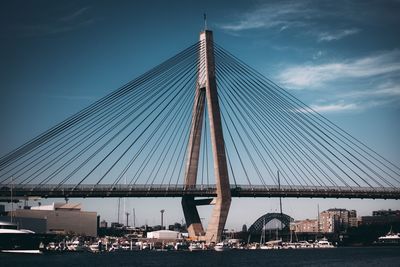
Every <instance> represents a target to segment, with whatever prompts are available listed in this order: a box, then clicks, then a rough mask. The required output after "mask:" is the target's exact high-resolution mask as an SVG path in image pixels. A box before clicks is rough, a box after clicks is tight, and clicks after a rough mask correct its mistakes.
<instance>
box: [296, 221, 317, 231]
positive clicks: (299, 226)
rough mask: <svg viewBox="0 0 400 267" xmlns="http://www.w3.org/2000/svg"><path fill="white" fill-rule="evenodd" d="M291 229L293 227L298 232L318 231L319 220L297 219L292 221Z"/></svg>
mask: <svg viewBox="0 0 400 267" xmlns="http://www.w3.org/2000/svg"><path fill="white" fill-rule="evenodd" d="M291 229H293V230H294V231H295V232H297V233H317V232H318V220H316V219H306V220H297V221H294V222H293V223H291Z"/></svg>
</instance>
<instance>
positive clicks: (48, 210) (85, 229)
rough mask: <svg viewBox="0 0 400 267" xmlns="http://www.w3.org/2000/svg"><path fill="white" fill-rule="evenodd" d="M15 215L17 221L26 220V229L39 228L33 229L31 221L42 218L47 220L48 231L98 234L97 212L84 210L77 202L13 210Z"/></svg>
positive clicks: (46, 230) (87, 234)
mask: <svg viewBox="0 0 400 267" xmlns="http://www.w3.org/2000/svg"><path fill="white" fill-rule="evenodd" d="M13 216H14V218H15V219H16V221H18V220H20V221H24V225H23V227H24V228H25V229H31V228H32V230H37V229H33V228H34V226H33V225H32V224H31V223H30V221H32V222H33V221H35V220H32V219H41V220H45V221H46V228H45V232H47V233H61V234H67V233H74V234H78V235H86V236H97V213H96V212H88V211H82V205H81V204H77V203H53V204H51V205H40V206H37V207H31V208H29V209H17V210H15V211H14V212H13ZM22 218H24V219H22ZM36 221H37V220H36Z"/></svg>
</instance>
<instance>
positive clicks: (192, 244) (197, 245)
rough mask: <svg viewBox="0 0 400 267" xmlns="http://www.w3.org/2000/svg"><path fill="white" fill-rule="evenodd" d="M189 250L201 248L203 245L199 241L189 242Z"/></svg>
mask: <svg viewBox="0 0 400 267" xmlns="http://www.w3.org/2000/svg"><path fill="white" fill-rule="evenodd" d="M189 250H190V251H199V250H203V246H202V245H201V243H190V246H189Z"/></svg>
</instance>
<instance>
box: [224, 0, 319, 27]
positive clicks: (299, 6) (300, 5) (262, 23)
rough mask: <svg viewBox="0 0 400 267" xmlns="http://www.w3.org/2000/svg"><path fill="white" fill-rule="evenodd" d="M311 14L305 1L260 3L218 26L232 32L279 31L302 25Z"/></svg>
mask: <svg viewBox="0 0 400 267" xmlns="http://www.w3.org/2000/svg"><path fill="white" fill-rule="evenodd" d="M312 15H313V12H312V10H311V8H310V7H308V6H307V5H306V3H305V2H278V3H270V4H266V5H262V6H260V7H257V8H255V9H254V10H252V11H250V12H247V13H244V14H243V15H241V16H240V19H239V20H238V21H236V22H233V23H226V24H222V25H220V28H222V29H224V30H229V31H233V32H238V31H243V30H251V29H260V28H265V29H268V28H278V29H279V30H280V31H283V30H286V29H287V28H289V27H292V26H302V25H304V18H309V17H310V16H312Z"/></svg>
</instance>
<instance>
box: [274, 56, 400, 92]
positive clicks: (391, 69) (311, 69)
mask: <svg viewBox="0 0 400 267" xmlns="http://www.w3.org/2000/svg"><path fill="white" fill-rule="evenodd" d="M398 72H400V51H399V50H394V51H387V52H383V53H379V54H375V55H371V56H368V57H364V58H360V59H356V60H351V61H342V62H333V63H327V64H319V65H304V66H293V67H289V68H287V69H284V70H282V71H281V72H280V74H279V75H278V80H279V81H280V82H281V83H282V84H283V85H284V86H286V87H288V88H297V89H301V88H315V87H320V86H322V85H324V84H325V83H327V82H332V81H337V80H342V79H344V78H367V77H373V76H376V75H384V74H390V73H398Z"/></svg>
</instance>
